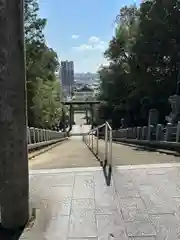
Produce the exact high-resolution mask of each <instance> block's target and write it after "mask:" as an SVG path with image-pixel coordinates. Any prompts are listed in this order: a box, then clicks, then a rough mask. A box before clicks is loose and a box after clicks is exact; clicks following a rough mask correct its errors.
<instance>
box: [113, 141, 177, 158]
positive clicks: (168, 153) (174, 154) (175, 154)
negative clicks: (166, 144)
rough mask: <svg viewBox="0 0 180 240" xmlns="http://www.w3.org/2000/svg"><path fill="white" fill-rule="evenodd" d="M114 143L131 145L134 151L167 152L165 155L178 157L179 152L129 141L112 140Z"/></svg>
mask: <svg viewBox="0 0 180 240" xmlns="http://www.w3.org/2000/svg"><path fill="white" fill-rule="evenodd" d="M114 143H115V144H121V145H124V146H127V147H132V148H133V150H135V151H139V152H140V151H145V152H157V153H160V154H167V155H173V156H175V157H180V153H179V152H175V151H166V150H163V149H158V148H155V147H148V146H138V145H134V144H129V143H124V142H114Z"/></svg>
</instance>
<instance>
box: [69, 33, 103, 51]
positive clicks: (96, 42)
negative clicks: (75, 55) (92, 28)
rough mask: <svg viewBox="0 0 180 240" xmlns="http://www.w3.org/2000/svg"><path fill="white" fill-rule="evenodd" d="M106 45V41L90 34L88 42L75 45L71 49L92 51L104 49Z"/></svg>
mask: <svg viewBox="0 0 180 240" xmlns="http://www.w3.org/2000/svg"><path fill="white" fill-rule="evenodd" d="M106 47H107V43H106V42H104V41H101V40H100V39H99V38H98V37H96V36H91V37H90V38H89V39H88V43H85V44H82V45H80V46H77V47H73V49H75V50H77V51H92V50H100V51H105V49H106Z"/></svg>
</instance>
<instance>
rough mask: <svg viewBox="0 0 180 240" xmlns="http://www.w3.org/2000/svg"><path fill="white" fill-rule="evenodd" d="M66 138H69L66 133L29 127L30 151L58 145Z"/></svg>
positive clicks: (28, 140) (28, 141)
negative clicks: (54, 144) (53, 144)
mask: <svg viewBox="0 0 180 240" xmlns="http://www.w3.org/2000/svg"><path fill="white" fill-rule="evenodd" d="M65 138H67V133H66V132H58V131H52V130H48V129H41V128H34V127H27V143H28V149H29V150H31V149H35V148H38V147H43V146H46V145H49V144H52V143H56V142H58V141H60V140H61V139H65Z"/></svg>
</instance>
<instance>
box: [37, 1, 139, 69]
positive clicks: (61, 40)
mask: <svg viewBox="0 0 180 240" xmlns="http://www.w3.org/2000/svg"><path fill="white" fill-rule="evenodd" d="M138 1H139V0H138ZM134 2H137V1H135V0H39V6H40V16H42V17H45V18H47V20H48V22H47V26H46V29H45V37H46V41H47V43H48V45H49V47H52V48H53V49H54V50H55V51H56V52H57V53H58V57H59V59H60V60H72V61H74V64H75V72H96V71H97V69H98V67H99V66H100V65H101V64H106V60H105V59H104V57H103V52H104V50H105V49H106V47H107V45H108V41H109V40H110V39H111V38H112V35H113V33H114V20H115V17H116V15H117V14H118V11H119V9H120V8H121V7H122V6H123V5H125V4H127V5H128V4H131V3H134Z"/></svg>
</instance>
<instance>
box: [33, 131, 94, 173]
mask: <svg viewBox="0 0 180 240" xmlns="http://www.w3.org/2000/svg"><path fill="white" fill-rule="evenodd" d="M95 166H99V163H98V161H97V159H96V158H95V157H94V156H93V154H92V153H91V152H90V151H89V149H88V148H87V146H86V145H85V144H84V143H83V141H82V137H78V136H77V137H71V138H70V139H69V140H67V141H65V142H64V143H60V144H59V145H58V146H56V147H54V148H52V149H50V150H49V151H48V152H45V153H43V154H41V155H38V156H36V157H34V158H32V159H31V160H30V161H29V168H30V169H55V168H68V167H95Z"/></svg>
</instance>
